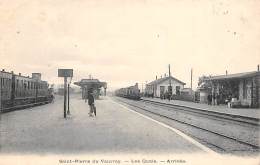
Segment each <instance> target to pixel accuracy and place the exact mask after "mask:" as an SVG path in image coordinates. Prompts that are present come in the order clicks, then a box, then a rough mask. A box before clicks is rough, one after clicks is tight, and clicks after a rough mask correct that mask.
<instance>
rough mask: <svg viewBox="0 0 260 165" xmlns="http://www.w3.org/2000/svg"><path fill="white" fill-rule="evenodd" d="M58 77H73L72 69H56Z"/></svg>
mask: <svg viewBox="0 0 260 165" xmlns="http://www.w3.org/2000/svg"><path fill="white" fill-rule="evenodd" d="M58 77H73V69H58Z"/></svg>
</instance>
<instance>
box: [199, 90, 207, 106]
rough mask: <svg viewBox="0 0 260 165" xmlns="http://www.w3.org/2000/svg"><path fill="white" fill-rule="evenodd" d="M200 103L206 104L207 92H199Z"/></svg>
mask: <svg viewBox="0 0 260 165" xmlns="http://www.w3.org/2000/svg"><path fill="white" fill-rule="evenodd" d="M200 103H208V91H206V90H201V91H200Z"/></svg>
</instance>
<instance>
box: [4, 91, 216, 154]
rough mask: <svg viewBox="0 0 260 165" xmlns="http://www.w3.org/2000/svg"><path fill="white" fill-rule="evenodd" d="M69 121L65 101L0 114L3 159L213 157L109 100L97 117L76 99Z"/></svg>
mask: <svg viewBox="0 0 260 165" xmlns="http://www.w3.org/2000/svg"><path fill="white" fill-rule="evenodd" d="M70 101H71V106H70V111H71V115H69V116H68V118H67V119H64V118H63V98H62V97H57V96H56V100H55V102H54V103H51V104H46V105H42V106H38V107H33V108H28V109H25V110H19V111H13V112H9V113H3V114H1V120H0V126H1V127H0V131H1V138H0V144H1V147H0V151H1V153H2V154H3V153H4V154H52V153H54V154H113V153H126V154H127V153H130V154H131V153H134V154H144V153H145V154H155V153H156V154H158V153H159V154H169V153H171V154H173V153H178V154H183V153H184V154H189V153H214V152H213V151H211V150H210V149H209V148H207V147H205V146H203V145H201V144H199V143H198V142H196V141H195V140H193V139H192V138H190V137H188V136H186V135H184V134H182V133H181V132H179V131H177V130H174V128H169V127H167V125H164V124H162V123H159V122H156V121H154V120H152V119H149V118H148V117H145V116H142V115H141V114H138V113H137V112H135V111H131V110H130V109H128V108H127V107H124V106H123V105H121V104H119V103H116V102H114V101H113V100H111V99H110V98H108V97H103V98H101V99H99V100H96V102H95V104H96V107H97V116H96V117H89V116H88V112H89V107H88V104H87V103H85V101H84V100H82V99H81V96H80V95H79V96H72V97H71V99H70Z"/></svg>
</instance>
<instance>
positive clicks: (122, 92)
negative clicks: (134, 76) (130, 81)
mask: <svg viewBox="0 0 260 165" xmlns="http://www.w3.org/2000/svg"><path fill="white" fill-rule="evenodd" d="M115 95H116V96H119V97H124V98H129V99H134V100H139V99H140V98H141V96H140V90H139V89H138V84H137V83H136V84H135V85H134V86H130V87H127V88H120V89H118V90H116V91H115Z"/></svg>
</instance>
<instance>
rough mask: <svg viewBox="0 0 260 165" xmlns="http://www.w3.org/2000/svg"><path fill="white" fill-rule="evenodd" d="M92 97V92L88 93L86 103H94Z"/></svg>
mask: <svg viewBox="0 0 260 165" xmlns="http://www.w3.org/2000/svg"><path fill="white" fill-rule="evenodd" d="M94 101H95V100H94V97H93V95H92V94H89V95H88V105H92V104H93V103H94Z"/></svg>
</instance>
